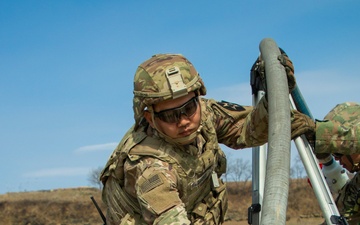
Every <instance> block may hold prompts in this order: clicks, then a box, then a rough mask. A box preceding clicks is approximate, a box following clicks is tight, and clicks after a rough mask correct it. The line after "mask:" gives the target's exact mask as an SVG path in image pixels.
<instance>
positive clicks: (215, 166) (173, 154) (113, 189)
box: [101, 53, 315, 225]
mask: <svg viewBox="0 0 360 225" xmlns="http://www.w3.org/2000/svg"><path fill="white" fill-rule="evenodd" d="M284 59H285V60H284ZM279 60H280V62H281V63H282V64H283V65H284V66H285V68H286V71H287V76H288V83H289V87H290V88H292V87H294V86H295V78H294V69H293V66H292V63H291V61H290V60H289V59H288V57H287V56H286V54H285V53H282V55H281V57H280V58H279ZM259 62H260V60H259V59H258V60H257V63H259ZM253 68H255V67H253ZM205 94H206V88H205V86H204V83H203V81H202V79H201V77H200V76H199V74H198V73H197V71H196V70H195V68H194V66H193V65H192V64H191V63H190V62H189V61H188V60H187V59H186V58H185V57H184V56H182V55H178V54H159V55H155V56H153V57H151V58H150V59H148V60H146V61H145V62H143V63H142V64H141V65H140V66H139V67H138V69H137V71H136V73H135V77H134V98H133V110H134V117H135V124H134V126H133V127H132V128H130V130H129V131H128V132H127V133H126V134H125V136H124V137H123V139H122V141H121V142H120V143H119V145H118V146H117V148H116V149H115V150H114V152H113V154H112V155H111V157H110V159H109V161H108V162H107V164H106V166H105V168H104V170H103V172H102V174H101V180H102V182H103V184H104V188H103V201H104V203H105V204H106V205H107V223H108V224H116V225H118V224H221V223H222V222H223V221H224V217H225V213H226V211H227V195H226V187H225V184H224V183H223V182H222V180H221V179H220V177H221V175H222V174H223V173H225V171H226V157H225V155H224V153H223V151H222V150H221V149H220V146H219V143H222V144H225V145H226V146H228V147H230V148H233V149H241V148H247V147H252V146H258V145H262V144H264V143H266V141H267V131H268V114H267V99H266V98H262V100H261V101H260V103H259V104H258V106H257V107H251V106H241V105H237V104H234V103H229V102H225V101H222V102H217V101H215V100H212V99H205V98H203V97H201V96H204V95H205ZM291 119H292V125H291V128H292V138H294V137H296V136H299V135H301V134H304V133H306V132H313V130H314V127H315V124H314V122H313V121H312V120H311V119H310V118H309V117H307V116H305V115H303V114H301V113H299V112H297V111H293V112H292V113H291Z"/></svg>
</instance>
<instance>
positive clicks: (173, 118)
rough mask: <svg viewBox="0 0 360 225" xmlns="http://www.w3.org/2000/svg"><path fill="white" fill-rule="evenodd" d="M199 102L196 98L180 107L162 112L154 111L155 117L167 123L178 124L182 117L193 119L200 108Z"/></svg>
mask: <svg viewBox="0 0 360 225" xmlns="http://www.w3.org/2000/svg"><path fill="white" fill-rule="evenodd" d="M198 101H199V99H198V97H197V96H195V97H193V98H191V99H190V100H189V101H187V102H185V103H184V104H182V105H181V106H179V107H176V108H172V109H165V110H162V111H160V112H155V111H154V116H155V117H157V118H159V119H160V120H162V121H164V122H166V123H178V122H179V121H180V119H181V115H185V116H187V117H191V116H192V115H194V114H195V112H196V109H197V106H198Z"/></svg>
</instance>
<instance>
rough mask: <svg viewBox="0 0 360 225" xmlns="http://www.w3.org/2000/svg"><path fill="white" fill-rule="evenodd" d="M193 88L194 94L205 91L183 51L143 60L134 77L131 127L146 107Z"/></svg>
mask: <svg viewBox="0 0 360 225" xmlns="http://www.w3.org/2000/svg"><path fill="white" fill-rule="evenodd" d="M193 91H197V92H198V95H205V94H206V88H205V86H204V83H203V81H202V79H201V77H200V76H199V74H198V72H197V71H196V69H195V68H194V66H193V65H192V64H191V62H190V61H189V60H187V59H186V58H185V57H184V56H183V55H180V54H157V55H154V56H152V57H151V58H150V59H148V60H146V61H145V62H143V63H142V64H141V65H140V66H139V67H138V69H137V70H136V73H135V77H134V98H133V110H134V117H135V130H136V129H137V127H138V126H139V123H140V122H141V119H142V118H143V113H144V109H145V108H146V107H150V106H152V105H153V104H156V103H158V102H161V101H164V100H167V99H176V98H179V97H181V96H184V95H187V94H188V93H189V92H193Z"/></svg>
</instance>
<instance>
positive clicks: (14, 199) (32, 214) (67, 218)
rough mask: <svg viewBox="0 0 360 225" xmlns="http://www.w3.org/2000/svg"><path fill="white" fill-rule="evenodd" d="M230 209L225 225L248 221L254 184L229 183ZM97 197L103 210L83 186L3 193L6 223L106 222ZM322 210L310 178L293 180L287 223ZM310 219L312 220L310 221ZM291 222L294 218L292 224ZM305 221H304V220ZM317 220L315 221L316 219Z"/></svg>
mask: <svg viewBox="0 0 360 225" xmlns="http://www.w3.org/2000/svg"><path fill="white" fill-rule="evenodd" d="M227 186H228V192H229V211H228V215H227V219H228V220H227V222H226V223H225V224H227V225H232V224H248V223H247V209H248V207H249V206H250V205H251V183H250V182H248V183H242V182H238V183H236V182H232V183H227ZM91 196H94V198H95V200H96V201H97V202H98V204H99V205H100V207H101V208H102V210H103V212H104V213H105V207H104V205H103V203H102V201H101V192H100V190H98V189H96V188H90V187H81V188H69V189H55V190H48V191H34V192H16V193H13V192H11V193H7V194H3V195H0V221H1V224H2V225H10V224H11V225H14V224H21V225H43V224H44V225H45V224H46V225H58V224H59V225H60V224H73V225H80V224H81V225H85V224H99V225H100V224H103V222H102V220H101V217H100V215H99V214H98V212H97V210H96V208H95V206H94V205H93V203H92V201H91V199H90V197H91ZM321 214H322V213H321V210H320V207H319V205H318V203H317V201H316V198H315V195H314V193H313V191H312V189H311V187H310V186H309V184H308V183H307V181H306V179H297V180H291V182H290V192H289V200H288V210H287V218H288V219H289V223H287V224H319V223H320V222H321V221H322V218H321ZM307 220H310V221H312V222H309V223H306V222H305V221H307ZM290 221H294V222H293V223H290ZM301 221H302V222H301ZM314 221H315V222H314Z"/></svg>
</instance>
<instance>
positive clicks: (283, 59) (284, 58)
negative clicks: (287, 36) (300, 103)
mask: <svg viewBox="0 0 360 225" xmlns="http://www.w3.org/2000/svg"><path fill="white" fill-rule="evenodd" d="M279 49H280V52H281V55H279V56H278V60H279V61H280V63H281V64H282V65H283V66H284V67H285V71H286V76H287V80H288V86H289V93H291V92H292V90H294V88H295V86H296V79H295V75H294V73H295V70H294V65H293V63H292V62H291V60H290V59H289V57H288V55H287V54H286V52H285V51H284V50H282V49H281V48H279Z"/></svg>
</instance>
